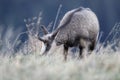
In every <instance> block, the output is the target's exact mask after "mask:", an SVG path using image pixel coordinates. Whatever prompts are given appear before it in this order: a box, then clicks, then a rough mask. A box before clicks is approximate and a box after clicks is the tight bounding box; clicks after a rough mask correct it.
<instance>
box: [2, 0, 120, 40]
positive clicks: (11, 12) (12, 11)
mask: <svg viewBox="0 0 120 80" xmlns="http://www.w3.org/2000/svg"><path fill="white" fill-rule="evenodd" d="M60 4H62V6H63V7H62V9H61V12H60V15H59V20H60V19H61V18H62V17H63V15H64V14H65V13H66V12H67V11H68V10H71V9H74V8H77V7H79V6H83V7H89V8H91V9H92V10H93V11H94V12H95V13H96V15H97V16H98V19H99V22H100V27H101V31H103V32H104V36H103V39H104V38H105V37H106V36H107V35H108V32H109V31H110V30H111V28H112V27H113V26H114V24H115V23H116V22H119V21H120V0H0V29H2V32H1V33H0V34H2V36H4V32H5V31H6V29H10V28H13V27H14V30H18V29H22V31H25V30H26V28H25V23H24V19H27V18H32V17H34V16H38V14H39V13H40V12H42V13H43V14H42V24H44V25H48V24H49V23H50V22H51V21H54V20H55V16H56V13H57V10H58V7H59V5H60ZM0 31H1V30H0ZM15 34H16V33H15Z"/></svg>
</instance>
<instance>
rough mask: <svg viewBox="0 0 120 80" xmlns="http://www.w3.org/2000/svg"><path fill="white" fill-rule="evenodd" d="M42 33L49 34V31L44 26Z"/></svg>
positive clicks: (42, 26)
mask: <svg viewBox="0 0 120 80" xmlns="http://www.w3.org/2000/svg"><path fill="white" fill-rule="evenodd" d="M41 28H42V31H43V32H44V34H48V33H49V32H48V30H47V28H46V27H45V26H44V25H41Z"/></svg>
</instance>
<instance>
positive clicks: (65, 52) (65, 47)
mask: <svg viewBox="0 0 120 80" xmlns="http://www.w3.org/2000/svg"><path fill="white" fill-rule="evenodd" d="M63 55H64V60H65V61H66V60H67V55H68V46H66V45H64V52H63Z"/></svg>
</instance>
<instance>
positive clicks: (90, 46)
mask: <svg viewBox="0 0 120 80" xmlns="http://www.w3.org/2000/svg"><path fill="white" fill-rule="evenodd" d="M95 46H96V41H92V42H91V44H90V45H89V46H88V54H89V55H90V54H91V53H92V51H93V50H94V49H95Z"/></svg>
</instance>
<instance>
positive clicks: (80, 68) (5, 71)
mask: <svg viewBox="0 0 120 80" xmlns="http://www.w3.org/2000/svg"><path fill="white" fill-rule="evenodd" d="M40 19H41V17H39V18H38V21H37V22H36V23H35V24H36V25H33V24H32V23H31V24H27V25H26V27H27V29H28V31H27V32H22V33H18V32H19V31H16V32H14V29H13V30H12V29H7V30H8V31H6V33H5V35H4V37H3V39H0V80H120V38H119V37H118V40H116V41H117V42H116V41H114V40H115V37H116V35H117V34H118V32H117V30H119V29H120V28H119V27H120V23H119V24H118V25H116V26H115V27H113V29H112V30H111V32H110V34H109V35H108V36H107V38H106V39H105V41H104V43H107V40H108V38H109V37H110V36H112V37H113V39H112V38H111V37H110V38H111V39H112V40H111V42H112V41H114V42H115V43H113V42H112V44H107V46H106V47H103V45H102V47H101V48H99V46H100V45H98V47H97V50H99V51H98V52H93V53H92V55H90V56H87V57H85V58H84V59H77V53H76V54H75V56H74V57H73V55H71V54H70V53H71V52H70V51H69V55H68V59H67V61H63V55H62V54H63V52H62V51H63V50H62V48H60V49H56V51H54V52H52V53H54V54H52V55H47V56H40V53H39V52H40V49H41V42H40V41H39V40H38V39H36V36H35V35H36V34H37V33H38V32H37V31H33V30H38V28H37V27H38V26H37V25H39V24H37V23H40V22H39V21H40ZM31 26H32V27H33V28H31ZM50 26H51V24H50V25H49V26H48V27H47V28H49V27H50ZM34 28H35V29H34ZM115 28H117V29H115ZM118 28H119V29H118ZM114 32H115V34H114V35H112V33H114ZM116 32H117V33H116ZM14 33H16V34H19V35H15V34H14ZM24 33H26V34H27V35H28V41H26V42H27V43H24V44H23V46H22V47H21V48H20V51H18V52H16V53H14V48H15V47H16V46H17V45H19V44H20V43H21V41H20V40H19V37H20V36H21V35H22V34H24ZM33 33H35V34H33ZM13 35H14V36H13ZM16 36H17V38H13V37H16ZM101 36H102V35H100V38H101ZM100 38H99V40H98V42H99V41H100ZM11 41H12V43H11ZM13 53H14V54H15V55H14V56H10V55H11V54H12V55H13ZM2 54H5V55H2Z"/></svg>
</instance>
